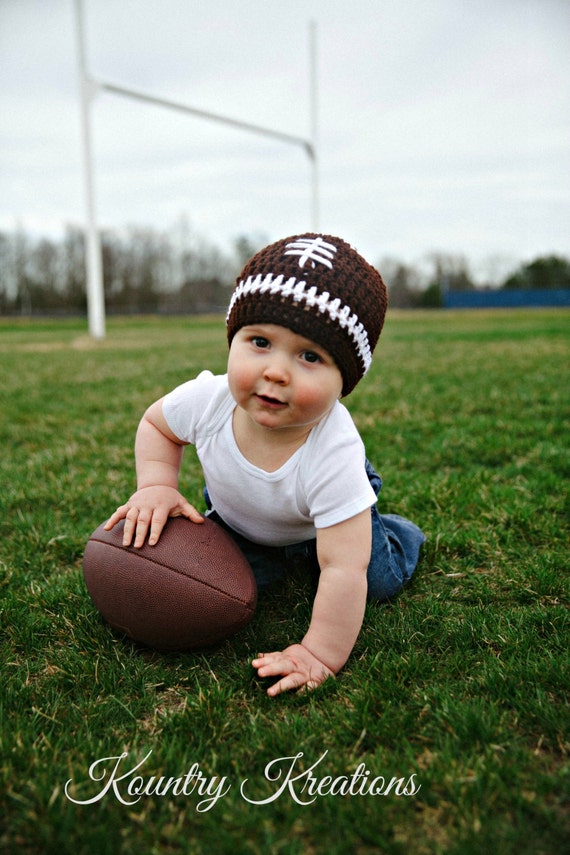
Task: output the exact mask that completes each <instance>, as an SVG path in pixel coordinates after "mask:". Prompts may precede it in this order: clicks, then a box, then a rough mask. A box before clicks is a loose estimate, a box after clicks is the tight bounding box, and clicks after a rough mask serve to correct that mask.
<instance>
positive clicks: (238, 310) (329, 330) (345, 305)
mask: <svg viewBox="0 0 570 855" xmlns="http://www.w3.org/2000/svg"><path fill="white" fill-rule="evenodd" d="M387 304H388V295H387V291H386V286H385V285H384V282H383V281H382V277H381V276H380V274H379V273H378V271H377V270H375V269H374V268H373V267H372V266H371V265H370V264H368V262H367V261H365V260H364V259H363V258H362V257H361V256H360V255H359V254H358V253H357V252H356V250H354V249H353V248H352V247H351V246H350V245H349V244H348V243H346V242H345V241H344V240H342V239H341V238H337V237H332V236H331V235H319V234H315V233H308V234H302V235H297V236H294V237H289V238H284V239H283V240H279V241H277V242H276V243H272V244H270V246H267V247H265V249H262V250H260V252H258V253H257V254H256V255H254V256H253V258H251V259H250V260H249V261H248V263H247V264H246V265H245V267H244V269H243V270H242V272H241V274H240V276H238V278H237V280H236V288H235V291H234V293H233V295H232V299H231V301H230V305H229V309H228V315H227V318H226V322H227V330H228V342H229V343H230V344H231V342H232V339H233V337H234V335H235V334H236V332H237V331H238V330H239V329H240V328H241V327H244V326H249V325H250V324H256V323H259V324H261V323H266V324H279V325H280V326H283V327H287V328H288V329H290V330H292V331H293V332H295V333H297V334H298V335H302V336H304V337H305V338H309V339H311V340H312V341H314V342H316V343H317V344H320V345H321V347H324V348H325V350H326V351H327V352H328V353H330V355H331V356H332V357H333V359H334V361H335V363H336V364H337V366H338V368H339V370H340V372H341V374H342V377H343V388H342V394H343V395H348V394H349V392H351V391H352V390H353V389H354V387H355V386H356V384H357V383H358V381H359V380H360V379H361V378H362V377H363V376H364V374H365V373H366V372H367V371H368V368H369V367H370V363H371V361H372V352H373V350H374V348H375V347H376V343H377V341H378V338H379V336H380V332H381V331H382V326H383V324H384V317H385V314H386V308H387Z"/></svg>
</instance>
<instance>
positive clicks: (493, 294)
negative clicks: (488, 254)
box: [443, 288, 570, 309]
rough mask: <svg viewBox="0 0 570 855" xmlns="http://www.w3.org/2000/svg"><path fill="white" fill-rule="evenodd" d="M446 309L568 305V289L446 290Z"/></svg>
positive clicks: (569, 295)
mask: <svg viewBox="0 0 570 855" xmlns="http://www.w3.org/2000/svg"><path fill="white" fill-rule="evenodd" d="M443 305H444V308H446V309H509V308H524V307H525V306H570V289H568V288H553V289H552V290H550V289H548V290H547V289H544V290H538V289H537V290H535V289H518V288H513V289H512V290H511V289H507V290H505V291H503V290H501V291H446V292H444V294H443Z"/></svg>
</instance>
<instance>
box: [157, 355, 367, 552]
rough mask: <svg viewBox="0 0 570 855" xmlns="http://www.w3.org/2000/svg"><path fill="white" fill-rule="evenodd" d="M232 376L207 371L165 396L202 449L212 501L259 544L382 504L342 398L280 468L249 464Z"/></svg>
mask: <svg viewBox="0 0 570 855" xmlns="http://www.w3.org/2000/svg"><path fill="white" fill-rule="evenodd" d="M235 406H236V405H235V401H234V399H233V398H232V396H231V393H230V391H229V388H228V380H227V375H225V374H224V375H219V376H215V375H213V374H212V373H211V372H210V371H203V372H202V373H201V374H200V375H199V376H198V377H196V379H195V380H190V381H188V382H187V383H183V384H182V385H181V386H178V387H177V388H176V389H174V390H173V391H172V392H170V393H169V394H168V395H166V397H165V398H164V402H163V412H164V416H165V418H166V421H167V422H168V425H169V427H170V429H171V430H172V432H173V433H174V434H175V435H176V436H177V437H178V438H179V439H180V440H181V441H182V442H186V443H191V444H192V445H194V446H195V447H196V452H197V454H198V458H199V460H200V463H201V465H202V470H203V472H204V478H205V480H206V486H207V488H208V493H209V495H210V499H211V501H212V507H213V508H214V510H216V511H217V512H218V513H219V515H220V516H221V517H222V519H223V520H224V521H225V522H226V523H227V524H228V525H229V526H231V527H232V528H233V529H234V530H235V531H237V532H239V533H240V534H242V535H244V536H245V537H247V538H248V539H249V540H252V541H254V542H255V543H262V544H266V545H269V546H286V545H288V544H291V543H299V542H300V541H302V540H309V539H310V538H314V537H315V536H316V531H315V530H316V529H317V528H327V527H328V526H331V525H335V524H336V523H339V522H343V521H344V520H347V519H350V518H351V517H353V516H355V515H356V514H359V513H361V511H363V510H365V509H366V508H369V507H371V505H373V504H375V502H376V495H375V493H374V490H373V489H372V487H371V486H370V482H369V480H368V476H367V475H366V471H365V466H364V464H365V450H364V444H363V442H362V440H361V438H360V436H359V434H358V431H357V430H356V427H355V425H354V422H353V421H352V418H351V416H350V414H349V412H348V410H347V409H346V407H344V406H343V405H342V404H341V403H340V402H338V401H337V402H336V404H335V405H334V407H333V409H332V410H331V412H330V413H329V414H328V415H327V416H326V417H325V418H324V419H322V421H320V422H319V424H317V425H316V426H315V427H314V428H313V429H312V430H311V432H310V434H309V436H308V437H307V439H306V441H305V443H304V444H303V445H302V446H301V447H300V448H299V449H297V451H296V452H295V453H294V454H293V455H292V456H291V457H290V458H289V459H288V460H287V461H286V463H285V464H284V465H283V466H281V468H280V469H277V470H276V471H275V472H266V471H265V470H264V469H260V468H259V467H257V466H254V465H253V464H252V463H250V462H249V461H248V460H247V459H246V458H245V457H244V456H243V454H242V453H241V452H240V450H239V448H238V446H237V443H236V441H235V438H234V434H233V428H232V416H233V412H234V409H235Z"/></svg>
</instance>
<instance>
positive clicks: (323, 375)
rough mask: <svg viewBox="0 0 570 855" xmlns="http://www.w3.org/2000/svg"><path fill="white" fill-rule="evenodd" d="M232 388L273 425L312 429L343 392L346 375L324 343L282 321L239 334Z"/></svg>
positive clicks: (241, 402) (261, 420) (255, 415)
mask: <svg viewBox="0 0 570 855" xmlns="http://www.w3.org/2000/svg"><path fill="white" fill-rule="evenodd" d="M228 380H229V387H230V391H231V393H232V395H233V397H234V399H235V401H236V403H237V404H238V406H239V407H241V408H242V409H244V410H245V411H246V412H247V413H248V415H249V416H250V417H251V418H252V419H253V420H254V421H255V422H256V423H257V424H258V425H260V426H262V427H265V428H268V429H270V430H276V429H288V428H303V429H307V428H308V429H310V428H311V427H313V426H314V425H316V424H317V423H318V422H319V421H320V420H321V419H322V418H323V417H324V416H326V415H327V413H328V412H330V410H331V408H332V407H333V405H334V403H335V401H336V400H337V399H338V398H339V397H340V395H341V392H342V386H343V380H342V375H341V373H340V371H339V369H338V367H337V365H336V363H335V362H334V360H333V358H332V356H330V354H329V353H328V352H327V351H326V350H325V349H324V348H323V347H322V346H321V345H319V344H316V343H315V342H313V341H311V340H310V339H307V338H304V337H303V336H300V335H297V333H294V332H292V331H291V330H289V329H287V328H286V327H281V326H278V325H277V324H254V325H251V326H246V327H242V328H241V329H240V330H238V332H237V333H236V334H235V336H234V338H233V340H232V344H231V348H230V356H229V360H228Z"/></svg>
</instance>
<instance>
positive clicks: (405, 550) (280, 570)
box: [204, 461, 426, 601]
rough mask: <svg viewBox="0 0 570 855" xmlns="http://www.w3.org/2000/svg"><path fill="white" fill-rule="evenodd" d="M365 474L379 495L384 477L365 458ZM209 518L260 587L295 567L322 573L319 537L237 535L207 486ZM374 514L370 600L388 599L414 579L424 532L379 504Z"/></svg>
mask: <svg viewBox="0 0 570 855" xmlns="http://www.w3.org/2000/svg"><path fill="white" fill-rule="evenodd" d="M366 474H367V475H368V479H369V481H370V484H371V485H372V488H373V490H374V492H375V493H376V495H377V496H378V494H379V492H380V490H381V489H382V479H381V478H380V476H379V475H378V473H377V472H375V471H374V469H373V468H372V466H371V465H370V463H369V462H368V461H366ZM204 497H205V499H206V504H207V506H208V508H210V510H209V511H208V514H207V515H208V517H209V518H210V519H212V520H214V521H215V522H217V523H218V524H219V525H221V526H223V527H224V528H225V529H226V530H227V531H228V532H229V533H230V534H231V536H232V537H233V539H234V540H235V541H236V543H237V545H238V546H239V547H240V549H241V550H242V552H243V553H244V554H245V556H246V558H247V560H248V561H249V563H250V565H251V569H252V570H253V574H254V576H255V579H256V582H257V586H258V588H259V590H263V589H264V588H267V586H268V585H270V584H272V583H273V582H279V581H280V580H282V579H284V578H285V576H286V575H287V573H288V572H289V571H290V570H291V569H292V568H296V567H300V568H302V569H304V570H306V571H307V572H308V573H309V574H310V575H311V576H313V577H317V578H318V574H319V572H320V571H319V562H318V560H317V541H316V539H312V540H304V541H301V543H293V544H291V545H289V546H264V545H262V544H259V543H253V542H252V541H251V540H248V539H247V538H245V537H243V536H242V535H240V534H238V533H237V532H236V531H234V530H233V529H232V528H230V527H229V526H228V525H227V524H226V523H225V522H224V520H223V519H222V518H221V517H220V515H219V514H218V513H217V512H216V511H212V510H211V503H210V498H209V496H208V491H207V490H206V489H204ZM370 513H371V516H372V552H371V555H370V564H369V565H368V572H367V579H368V599H369V600H379V601H382V600H388V599H390V598H391V597H394V596H396V594H398V593H399V592H400V591H401V590H402V588H403V587H404V585H405V584H406V582H407V581H408V580H409V579H410V578H411V576H412V573H413V572H414V570H415V569H416V565H417V563H418V559H419V554H420V549H421V546H422V544H423V543H424V542H425V539H426V538H425V535H424V534H423V532H422V531H420V529H419V528H418V527H417V525H415V523H413V522H410V521H409V520H407V519H404V517H400V516H397V515H396V514H380V513H379V511H378V508H377V506H376V505H373V506H372V507H371V508H370Z"/></svg>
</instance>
